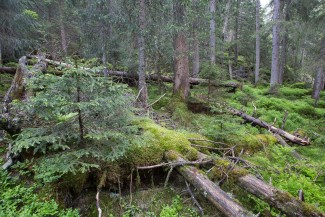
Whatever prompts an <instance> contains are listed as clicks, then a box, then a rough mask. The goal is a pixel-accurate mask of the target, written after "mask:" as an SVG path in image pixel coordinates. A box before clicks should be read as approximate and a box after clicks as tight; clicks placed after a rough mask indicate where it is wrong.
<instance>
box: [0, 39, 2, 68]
mask: <svg viewBox="0 0 325 217" xmlns="http://www.w3.org/2000/svg"><path fill="white" fill-rule="evenodd" d="M0 66H2V47H1V41H0Z"/></svg>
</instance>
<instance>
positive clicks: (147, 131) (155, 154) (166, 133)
mask: <svg viewBox="0 0 325 217" xmlns="http://www.w3.org/2000/svg"><path fill="white" fill-rule="evenodd" d="M134 124H135V125H137V126H138V127H139V128H140V129H141V130H142V131H143V134H142V135H141V139H142V140H143V144H144V145H134V146H133V147H132V148H131V149H130V150H129V151H128V153H127V154H126V160H127V162H129V163H130V164H134V165H138V166H139V165H142V166H144V165H154V164H158V163H161V162H162V160H163V156H164V153H165V152H166V151H169V150H175V151H177V152H179V153H180V154H182V155H183V156H184V157H185V158H186V159H188V160H196V159H197V157H198V156H197V154H198V151H197V150H196V149H195V148H193V147H192V146H191V142H190V141H189V140H188V139H189V138H201V139H202V138H204V137H203V136H201V135H199V134H195V133H190V132H187V131H174V130H169V129H167V128H164V127H162V126H159V125H158V124H156V123H155V122H154V121H152V120H151V119H148V118H139V119H137V120H136V121H135V122H134Z"/></svg>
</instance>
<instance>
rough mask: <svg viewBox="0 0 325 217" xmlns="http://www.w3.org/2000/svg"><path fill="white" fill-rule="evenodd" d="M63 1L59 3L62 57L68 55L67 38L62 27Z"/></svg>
mask: <svg viewBox="0 0 325 217" xmlns="http://www.w3.org/2000/svg"><path fill="white" fill-rule="evenodd" d="M64 4H65V3H64V0H60V1H59V13H60V33H61V45H62V50H63V53H64V56H67V55H68V44H67V36H66V31H65V26H64Z"/></svg>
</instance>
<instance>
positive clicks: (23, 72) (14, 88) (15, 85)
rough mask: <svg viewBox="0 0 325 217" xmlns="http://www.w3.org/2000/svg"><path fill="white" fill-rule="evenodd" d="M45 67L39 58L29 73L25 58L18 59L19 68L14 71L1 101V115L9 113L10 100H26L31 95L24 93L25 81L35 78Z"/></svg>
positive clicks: (30, 93)
mask: <svg viewBox="0 0 325 217" xmlns="http://www.w3.org/2000/svg"><path fill="white" fill-rule="evenodd" d="M46 67H47V65H46V63H45V61H44V59H43V58H39V60H38V62H37V63H36V64H35V65H34V66H33V68H32V69H31V70H30V71H29V70H28V68H27V57H26V56H23V57H21V58H20V59H19V66H18V68H17V70H16V74H15V77H14V79H13V81H12V83H11V86H10V88H9V89H8V91H7V93H6V95H5V97H4V100H3V102H4V103H3V111H2V112H3V113H8V112H9V103H11V102H12V100H14V99H18V100H23V99H24V100H27V99H28V98H29V97H30V96H31V95H32V92H31V91H29V92H27V91H26V83H27V79H29V78H31V77H33V76H35V75H36V74H37V73H42V72H44V71H45V69H46ZM30 72H32V73H30Z"/></svg>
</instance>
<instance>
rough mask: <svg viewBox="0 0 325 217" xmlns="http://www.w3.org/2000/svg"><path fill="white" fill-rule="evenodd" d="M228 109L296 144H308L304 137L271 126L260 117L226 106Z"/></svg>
mask: <svg viewBox="0 0 325 217" xmlns="http://www.w3.org/2000/svg"><path fill="white" fill-rule="evenodd" d="M228 110H229V111H230V112H231V113H232V114H234V115H237V116H240V117H242V118H243V119H245V120H246V121H248V122H251V123H253V124H256V125H258V126H261V127H263V128H265V129H268V130H269V131H271V132H272V133H275V134H279V135H280V136H282V137H284V138H286V139H288V140H289V141H291V142H293V143H296V144H298V145H310V142H309V141H308V140H306V139H303V138H299V137H297V136H294V135H292V134H290V133H288V132H286V131H284V130H282V129H280V128H277V127H274V126H272V125H271V124H269V123H266V122H265V121H262V120H260V119H257V118H254V117H252V116H250V115H248V114H245V113H244V112H242V111H239V110H237V109H234V108H228Z"/></svg>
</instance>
